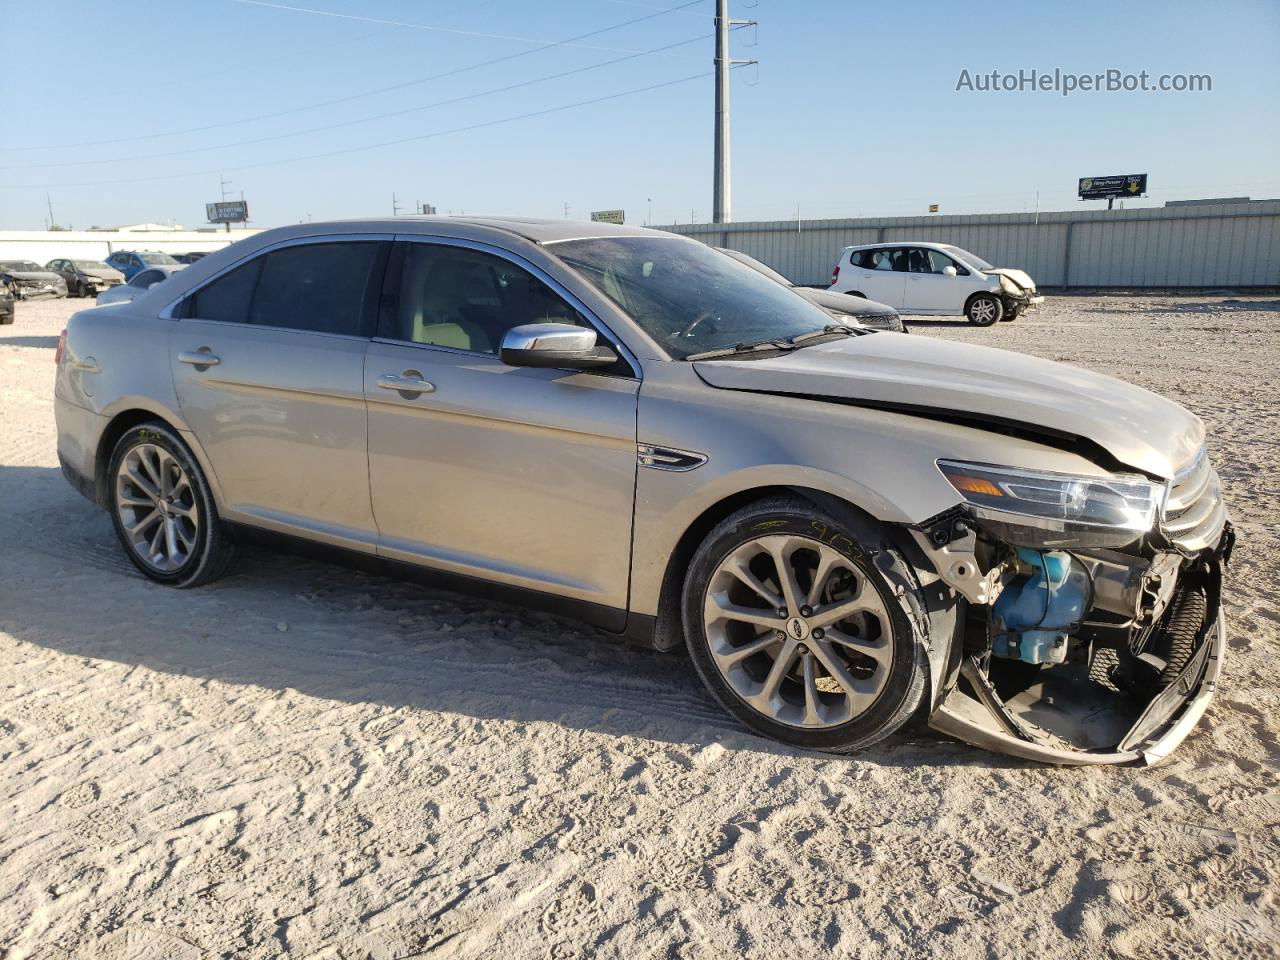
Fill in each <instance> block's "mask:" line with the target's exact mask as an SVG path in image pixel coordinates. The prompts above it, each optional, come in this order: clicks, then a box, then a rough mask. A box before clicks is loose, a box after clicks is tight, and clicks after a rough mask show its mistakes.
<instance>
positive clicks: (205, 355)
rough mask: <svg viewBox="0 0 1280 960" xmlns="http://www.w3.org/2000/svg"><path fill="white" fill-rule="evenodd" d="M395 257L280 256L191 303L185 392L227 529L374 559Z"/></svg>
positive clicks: (380, 250) (182, 336) (370, 243)
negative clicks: (378, 370) (371, 435)
mask: <svg viewBox="0 0 1280 960" xmlns="http://www.w3.org/2000/svg"><path fill="white" fill-rule="evenodd" d="M389 248H390V243H389V242H379V241H378V239H377V238H369V239H361V240H350V239H348V238H342V240H341V242H316V241H310V242H307V243H303V244H292V245H286V246H282V247H279V248H277V249H275V250H271V251H268V252H267V253H265V254H263V255H261V256H259V257H256V258H254V259H253V260H250V261H249V262H247V263H245V264H243V265H241V266H239V267H236V268H234V269H233V270H231V271H229V272H228V273H225V274H222V275H221V276H220V277H217V278H215V279H214V280H213V281H211V282H210V283H208V284H206V285H205V286H204V287H201V288H200V289H199V290H197V291H196V292H195V293H193V294H192V295H191V296H190V297H188V298H187V300H185V301H184V302H183V304H182V306H181V307H180V313H181V315H182V316H183V317H184V319H182V320H181V321H180V322H179V323H176V324H175V325H174V329H173V333H172V334H171V337H170V351H171V354H172V366H173V376H174V384H175V386H176V387H177V392H178V400H179V403H180V405H181V408H182V414H183V417H184V418H185V419H186V421H187V423H188V425H189V426H190V427H191V429H192V430H193V431H194V433H195V436H196V439H197V441H198V442H199V444H200V447H201V448H202V449H203V450H204V452H205V454H206V456H207V457H208V460H209V463H210V465H211V467H212V469H213V473H214V476H215V480H216V482H217V484H218V488H219V491H220V493H221V495H222V499H223V503H224V510H225V512H226V515H227V519H230V520H237V521H240V522H246V523H251V524H254V525H256V526H262V527H266V528H268V529H273V530H277V531H280V532H283V533H292V534H298V535H303V536H308V537H311V538H313V539H319V540H322V541H324V542H327V543H331V544H334V545H337V546H343V547H349V548H352V549H358V550H364V551H365V552H369V553H372V552H374V550H375V549H376V543H377V528H376V526H375V525H374V521H373V511H372V508H371V506H370V502H369V475H368V463H367V442H368V430H367V422H366V421H367V418H366V413H365V403H364V355H365V350H366V349H367V347H368V345H369V338H368V335H369V334H370V333H371V332H372V329H371V326H372V318H373V316H374V310H375V307H376V298H377V292H378V288H379V284H380V282H381V275H382V264H383V263H384V262H385V258H386V254H387V252H388V251H389Z"/></svg>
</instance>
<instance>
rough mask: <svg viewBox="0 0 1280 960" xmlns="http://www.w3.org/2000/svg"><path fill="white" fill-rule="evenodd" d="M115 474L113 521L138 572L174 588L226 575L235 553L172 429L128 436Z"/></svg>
mask: <svg viewBox="0 0 1280 960" xmlns="http://www.w3.org/2000/svg"><path fill="white" fill-rule="evenodd" d="M110 471H111V472H110V478H111V491H110V493H111V516H112V520H113V521H114V524H115V528H116V534H117V536H119V538H120V542H121V544H123V545H124V548H125V552H126V553H127V554H128V555H129V559H130V560H132V561H133V564H134V566H136V567H137V568H138V569H139V570H141V571H142V572H143V573H144V574H146V575H147V576H148V577H150V578H151V579H152V580H156V581H158V582H160V583H165V584H169V585H171V586H177V587H192V586H197V585H199V584H202V583H207V582H208V581H210V580H213V579H215V578H216V577H218V576H221V575H222V573H223V571H224V570H225V569H226V567H227V565H228V564H229V563H230V561H231V559H232V558H233V557H234V555H235V547H234V545H233V544H231V542H230V541H229V540H228V539H227V537H226V535H225V534H224V533H223V532H222V530H221V528H220V526H219V524H218V513H217V508H216V507H215V506H214V503H213V496H212V494H211V493H210V491H209V486H208V483H207V482H206V481H205V478H204V474H203V473H202V472H201V471H200V467H199V465H198V464H197V463H196V462H195V458H194V457H192V455H191V453H190V451H189V450H188V449H187V447H186V445H185V444H184V443H183V442H182V440H181V439H180V438H179V437H178V435H177V434H176V433H175V432H174V431H173V430H171V429H170V428H169V427H167V426H166V425H164V424H161V423H144V424H141V425H139V426H136V427H133V428H132V429H130V430H127V431H126V432H125V434H124V436H122V437H121V438H120V440H119V441H118V442H117V443H116V447H115V451H114V452H113V454H112V457H111V467H110Z"/></svg>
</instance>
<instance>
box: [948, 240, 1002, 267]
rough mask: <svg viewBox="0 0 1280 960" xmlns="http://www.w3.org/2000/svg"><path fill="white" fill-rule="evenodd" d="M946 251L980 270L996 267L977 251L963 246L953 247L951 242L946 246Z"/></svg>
mask: <svg viewBox="0 0 1280 960" xmlns="http://www.w3.org/2000/svg"><path fill="white" fill-rule="evenodd" d="M946 251H947V253H949V254H951V255H952V256H953V257H955V258H956V259H957V260H959V261H961V262H962V263H968V264H970V265H972V266H974V267H977V268H978V269H979V270H994V269H995V267H994V266H993V265H992V264H990V263H987V261H985V260H983V259H982V258H981V257H980V256H978V255H977V254H976V253H970V252H969V251H968V250H965V249H963V248H961V247H953V246H951V245H950V244H948V245H947V247H946Z"/></svg>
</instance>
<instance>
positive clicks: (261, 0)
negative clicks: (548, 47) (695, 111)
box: [231, 0, 691, 53]
mask: <svg viewBox="0 0 1280 960" xmlns="http://www.w3.org/2000/svg"><path fill="white" fill-rule="evenodd" d="M231 2H232V3H243V4H246V5H248V6H251V7H267V8H268V9H271V10H287V11H289V12H291V13H309V14H313V15H315V16H318V17H332V18H334V19H337V20H357V21H359V22H360V23H376V24H378V25H379V26H384V27H406V28H408V29H411V30H430V31H432V32H434V33H452V34H454V35H456V36H461V37H479V38H481V39H484V40H512V41H514V42H516V43H533V44H538V45H545V44H546V43H547V42H548V41H546V40H537V39H534V38H533V37H518V36H514V35H512V34H507V33H484V32H482V31H479V30H461V29H458V28H456V27H437V26H432V25H430V24H425V23H409V22H407V21H404V20H384V19H382V18H381V17H362V16H360V15H359V14H355V13H338V12H336V11H334V10H316V9H313V8H311V7H296V6H293V5H291V4H287V3H272V2H270V0H231ZM684 6H691V4H684ZM649 9H651V10H657V11H658V13H655V14H652V16H661V15H662V14H664V13H674V12H675V11H677V10H679V9H680V7H649ZM562 45H563V46H570V45H572V46H578V47H585V48H586V49H589V50H604V51H607V52H610V53H621V52H623V51H620V50H618V49H617V48H616V47H597V46H593V45H591V44H584V43H573V44H562Z"/></svg>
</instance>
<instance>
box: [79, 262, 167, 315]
mask: <svg viewBox="0 0 1280 960" xmlns="http://www.w3.org/2000/svg"><path fill="white" fill-rule="evenodd" d="M185 268H186V264H184V263H162V264H158V265H157V266H154V267H147V269H145V270H139V271H138V272H137V273H135V274H134V275H133V279H132V280H130V281H129V282H128V283H122V284H119V285H118V286H114V287H109V288H108V289H106V290H103V291H102V292H101V293H100V294H98V300H97V304H98V306H102V305H103V304H107V303H128V302H129V301H130V300H132V299H133V298H134V297H140V296H142V295H143V294H144V293H146V292H147V291H148V290H150V289H151V288H152V287H154V286H155V285H156V284H157V283H162V282H163V281H165V280H168V279H169V277H171V276H173V274H175V273H177V272H178V271H179V270H183V269H185Z"/></svg>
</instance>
